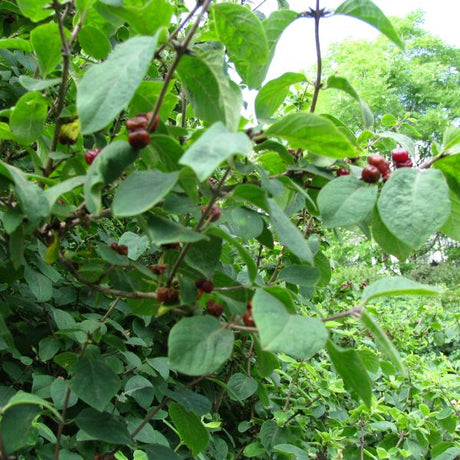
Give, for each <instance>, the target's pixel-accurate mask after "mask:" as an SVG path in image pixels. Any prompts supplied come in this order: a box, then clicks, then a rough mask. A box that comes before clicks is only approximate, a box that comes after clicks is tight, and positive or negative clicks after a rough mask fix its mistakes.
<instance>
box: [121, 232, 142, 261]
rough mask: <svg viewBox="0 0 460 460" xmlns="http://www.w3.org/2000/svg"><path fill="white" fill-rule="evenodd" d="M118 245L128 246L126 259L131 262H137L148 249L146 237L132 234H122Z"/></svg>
mask: <svg viewBox="0 0 460 460" xmlns="http://www.w3.org/2000/svg"><path fill="white" fill-rule="evenodd" d="M118 243H119V244H124V245H125V246H128V257H129V258H130V259H131V260H137V259H138V258H139V257H140V256H141V255H142V254H144V252H145V250H146V249H147V248H148V247H149V239H148V237H147V236H146V235H138V234H137V233H133V232H125V233H123V235H121V238H120V239H119V240H118Z"/></svg>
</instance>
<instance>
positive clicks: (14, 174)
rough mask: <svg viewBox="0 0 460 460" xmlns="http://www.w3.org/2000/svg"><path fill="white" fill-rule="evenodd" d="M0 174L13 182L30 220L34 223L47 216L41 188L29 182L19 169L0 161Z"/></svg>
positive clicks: (46, 202)
mask: <svg viewBox="0 0 460 460" xmlns="http://www.w3.org/2000/svg"><path fill="white" fill-rule="evenodd" d="M0 175H1V176H4V177H6V178H7V179H10V180H11V181H12V182H14V184H15V190H16V194H17V196H18V200H19V203H20V205H21V208H22V210H23V212H24V214H25V215H26V217H27V218H28V219H29V220H30V221H31V222H34V223H36V222H38V221H40V220H41V219H43V218H44V217H47V216H48V214H49V208H50V207H49V204H48V200H47V199H46V197H45V195H44V192H43V190H42V189H41V188H40V187H39V186H38V185H36V184H33V183H32V182H29V181H28V180H27V179H26V178H25V177H24V175H23V173H22V171H21V170H20V169H17V168H15V167H14V166H10V165H8V164H6V163H3V162H2V161H0Z"/></svg>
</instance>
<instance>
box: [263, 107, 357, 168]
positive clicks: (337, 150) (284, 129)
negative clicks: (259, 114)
mask: <svg viewBox="0 0 460 460" xmlns="http://www.w3.org/2000/svg"><path fill="white" fill-rule="evenodd" d="M265 134H266V135H267V136H269V137H270V136H272V137H277V138H280V139H284V140H286V141H288V142H289V145H290V147H292V148H302V149H304V150H308V151H310V152H311V153H314V154H316V155H322V156H325V157H332V158H337V159H343V158H346V157H354V156H356V155H357V153H358V152H357V151H356V149H355V147H354V146H353V145H352V144H351V142H350V141H349V140H348V138H347V137H346V136H345V135H343V134H342V133H341V132H340V131H339V130H338V129H337V128H336V126H335V125H334V123H332V122H331V121H329V120H328V119H327V118H325V117H322V116H320V115H314V114H312V113H305V112H297V113H291V114H289V115H286V116H285V117H283V118H282V119H281V120H280V121H277V122H276V123H274V124H273V125H271V126H270V127H269V128H268V129H267V130H266V131H265Z"/></svg>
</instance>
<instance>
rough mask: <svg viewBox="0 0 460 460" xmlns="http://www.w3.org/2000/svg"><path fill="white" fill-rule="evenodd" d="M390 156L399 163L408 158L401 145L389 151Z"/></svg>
mask: <svg viewBox="0 0 460 460" xmlns="http://www.w3.org/2000/svg"><path fill="white" fill-rule="evenodd" d="M391 158H392V159H393V161H395V162H398V163H401V162H404V161H407V160H408V159H409V152H408V151H407V150H406V149H403V148H402V147H400V148H397V149H394V150H393V151H392V152H391Z"/></svg>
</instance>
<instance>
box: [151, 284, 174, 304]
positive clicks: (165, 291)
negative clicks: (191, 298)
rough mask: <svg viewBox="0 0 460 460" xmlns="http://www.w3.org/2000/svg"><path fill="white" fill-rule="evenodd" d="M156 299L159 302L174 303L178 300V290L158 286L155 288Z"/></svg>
mask: <svg viewBox="0 0 460 460" xmlns="http://www.w3.org/2000/svg"><path fill="white" fill-rule="evenodd" d="M156 294H157V300H158V301H159V302H161V303H166V304H170V303H175V302H177V301H178V300H179V291H177V290H176V289H171V288H168V287H159V288H158V289H157V292H156Z"/></svg>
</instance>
